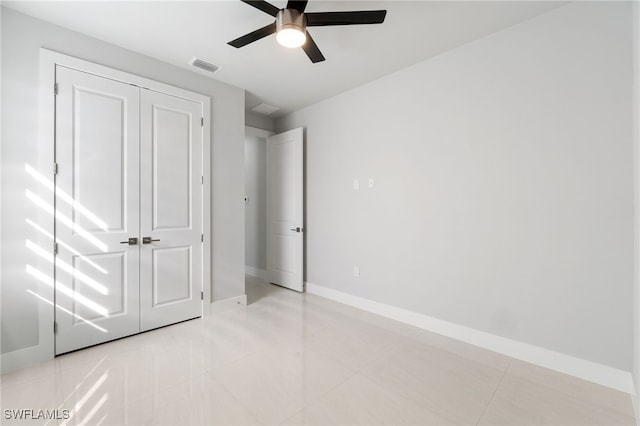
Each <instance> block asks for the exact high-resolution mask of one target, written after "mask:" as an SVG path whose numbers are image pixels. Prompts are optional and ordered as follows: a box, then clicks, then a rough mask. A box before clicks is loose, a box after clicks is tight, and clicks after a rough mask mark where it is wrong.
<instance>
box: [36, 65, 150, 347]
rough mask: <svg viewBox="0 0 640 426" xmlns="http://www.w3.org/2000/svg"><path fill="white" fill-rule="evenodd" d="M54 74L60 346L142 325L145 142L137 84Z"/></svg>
mask: <svg viewBox="0 0 640 426" xmlns="http://www.w3.org/2000/svg"><path fill="white" fill-rule="evenodd" d="M56 81H57V84H58V95H57V96H56V162H57V163H58V174H57V176H56V206H55V209H56V213H55V218H56V241H57V243H58V255H57V257H56V283H55V289H56V291H55V294H56V322H57V328H58V332H57V334H56V354H60V353H64V352H68V351H71V350H74V349H78V348H81V347H85V346H90V345H94V344H97V343H101V342H104V341H108V340H112V339H116V338H119V337H123V336H127V335H130V334H134V333H137V332H138V331H139V325H138V317H139V300H138V294H139V289H138V272H139V258H138V248H139V246H138V245H129V244H128V241H129V238H137V237H138V235H139V178H138V169H139V147H140V145H139V129H138V122H139V121H138V110H139V105H138V102H139V95H138V88H137V87H134V86H130V85H128V84H124V83H119V82H116V81H113V80H109V79H106V78H101V77H96V76H94V75H91V74H86V73H83V72H80V71H75V70H71V69H68V68H64V67H59V66H58V67H56ZM122 242H125V243H122ZM34 249H35V250H42V248H38V247H35V248H34ZM47 253H50V252H49V250H48V248H47Z"/></svg>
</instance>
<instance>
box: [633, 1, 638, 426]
mask: <svg viewBox="0 0 640 426" xmlns="http://www.w3.org/2000/svg"><path fill="white" fill-rule="evenodd" d="M633 40H634V44H633V55H634V56H633V148H634V152H633V160H634V163H633V171H634V176H633V182H634V185H635V187H634V191H633V194H634V212H635V215H634V222H633V224H634V232H633V247H634V250H633V254H634V256H633V290H634V294H633V326H634V327H633V381H634V385H635V391H636V394H635V395H634V397H633V403H634V408H635V413H636V422H637V423H638V425H639V426H640V400H639V399H640V214H639V212H640V3H638V2H633Z"/></svg>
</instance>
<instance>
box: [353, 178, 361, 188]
mask: <svg viewBox="0 0 640 426" xmlns="http://www.w3.org/2000/svg"><path fill="white" fill-rule="evenodd" d="M353 189H354V190H356V191H357V190H358V189H360V180H359V179H354V180H353Z"/></svg>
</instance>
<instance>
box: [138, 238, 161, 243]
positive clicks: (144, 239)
mask: <svg viewBox="0 0 640 426" xmlns="http://www.w3.org/2000/svg"><path fill="white" fill-rule="evenodd" d="M153 241H160V240H153V239H151V237H142V244H151V243H152V242H153Z"/></svg>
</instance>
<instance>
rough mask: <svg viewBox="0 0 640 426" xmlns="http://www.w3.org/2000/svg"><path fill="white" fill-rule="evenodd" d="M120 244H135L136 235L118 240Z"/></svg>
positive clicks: (136, 242) (136, 240)
mask: <svg viewBox="0 0 640 426" xmlns="http://www.w3.org/2000/svg"><path fill="white" fill-rule="evenodd" d="M120 244H129V245H130V246H135V245H136V244H138V237H131V238H129V239H128V240H127V241H120Z"/></svg>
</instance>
